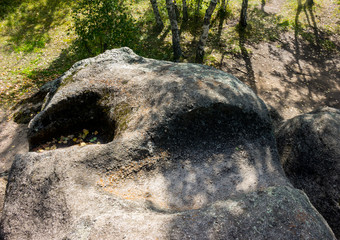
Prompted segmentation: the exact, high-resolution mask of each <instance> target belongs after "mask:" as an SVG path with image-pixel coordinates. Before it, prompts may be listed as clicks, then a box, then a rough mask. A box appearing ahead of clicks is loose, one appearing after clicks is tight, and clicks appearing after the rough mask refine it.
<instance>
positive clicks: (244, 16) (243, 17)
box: [240, 0, 248, 28]
mask: <svg viewBox="0 0 340 240" xmlns="http://www.w3.org/2000/svg"><path fill="white" fill-rule="evenodd" d="M247 8H248V0H243V1H242V9H241V17H240V27H241V28H245V27H246V26H247Z"/></svg>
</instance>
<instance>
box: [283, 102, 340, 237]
mask: <svg viewBox="0 0 340 240" xmlns="http://www.w3.org/2000/svg"><path fill="white" fill-rule="evenodd" d="M277 143H278V149H279V153H280V156H281V161H282V164H283V167H284V170H285V172H286V174H287V177H288V178H289V179H290V180H291V182H292V183H293V185H294V186H295V187H296V188H299V189H302V190H303V191H304V192H306V194H307V195H308V197H309V199H310V200H311V202H312V204H313V205H314V206H315V207H316V209H317V210H318V211H319V212H320V213H321V214H322V216H323V217H324V218H325V219H326V220H327V222H328V223H329V225H330V226H331V228H332V229H333V231H334V233H335V235H336V236H337V238H339V239H340V110H337V109H334V108H329V107H326V108H322V109H320V110H317V111H314V112H311V113H308V114H303V115H300V116H297V117H295V118H293V119H290V120H288V121H286V122H285V123H284V124H283V125H282V127H281V128H280V129H279V131H278V136H277Z"/></svg>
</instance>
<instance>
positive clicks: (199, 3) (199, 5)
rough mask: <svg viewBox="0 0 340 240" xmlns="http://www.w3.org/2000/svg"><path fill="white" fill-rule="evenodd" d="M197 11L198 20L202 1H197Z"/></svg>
mask: <svg viewBox="0 0 340 240" xmlns="http://www.w3.org/2000/svg"><path fill="white" fill-rule="evenodd" d="M196 3H197V5H196V11H195V18H198V15H199V12H200V8H201V0H196Z"/></svg>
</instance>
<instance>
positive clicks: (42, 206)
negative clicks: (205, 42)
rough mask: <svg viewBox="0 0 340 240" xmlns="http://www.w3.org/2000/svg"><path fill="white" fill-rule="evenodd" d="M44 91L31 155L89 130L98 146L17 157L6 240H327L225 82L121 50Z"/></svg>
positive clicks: (254, 116) (257, 118) (328, 234)
mask: <svg viewBox="0 0 340 240" xmlns="http://www.w3.org/2000/svg"><path fill="white" fill-rule="evenodd" d="M47 88H48V89H49V93H48V94H47V96H46V98H45V103H44V105H43V110H42V111H41V112H40V113H39V114H38V115H37V116H36V117H35V118H34V119H33V120H32V121H31V122H30V124H29V133H28V137H29V142H30V148H31V150H35V149H39V146H41V145H43V144H44V143H45V142H48V141H51V140H50V139H51V138H57V137H58V136H60V135H62V134H63V135H68V134H71V133H72V132H75V131H78V130H81V129H87V130H90V128H91V127H92V128H94V129H99V132H101V134H99V135H101V136H100V137H101V139H102V141H103V144H93V145H85V146H82V145H81V146H71V147H68V148H62V149H56V150H53V151H44V152H42V153H37V152H30V153H28V154H25V155H20V156H18V157H17V158H16V159H15V162H14V164H13V166H12V168H11V172H10V176H9V183H8V187H7V192H6V200H5V205H4V210H3V216H2V221H1V236H2V238H3V239H35V240H38V239H44V240H45V239H335V237H334V234H333V233H332V231H331V230H330V228H329V227H328V225H327V223H326V222H325V220H324V219H323V218H322V216H321V215H320V214H319V213H318V212H317V211H316V210H315V209H314V207H313V206H312V205H311V204H310V202H309V200H308V198H307V196H306V195H305V194H304V193H303V192H302V191H300V190H297V189H294V188H293V187H292V186H291V184H290V183H289V182H288V180H287V179H286V177H285V175H284V172H283V169H282V167H281V165H280V162H279V158H278V153H277V150H276V145H275V139H274V136H273V133H272V127H271V121H270V117H269V115H268V111H267V109H266V106H265V105H264V103H263V102H262V101H261V100H260V99H259V98H258V97H257V96H256V95H255V94H254V93H253V92H252V91H251V90H250V89H249V88H248V87H247V86H246V85H244V84H242V83H241V82H240V81H239V80H237V79H236V78H234V77H233V76H231V75H228V74H226V73H224V72H222V71H218V70H216V69H213V68H210V67H207V66H202V65H195V64H177V63H172V62H165V61H156V60H152V59H146V58H142V57H140V56H137V55H136V54H134V53H133V52H132V51H131V50H130V49H128V48H121V49H117V50H111V51H107V52H105V53H104V54H101V55H99V56H97V57H95V58H91V59H86V60H83V61H81V62H78V63H76V64H75V65H74V66H73V67H72V68H71V69H70V70H69V71H68V72H66V73H65V74H64V75H63V76H62V77H61V78H60V79H57V80H55V81H54V82H52V83H50V84H49V85H48V86H47ZM45 89H46V88H45ZM94 129H93V130H94ZM91 131H92V130H91ZM99 135H98V138H99Z"/></svg>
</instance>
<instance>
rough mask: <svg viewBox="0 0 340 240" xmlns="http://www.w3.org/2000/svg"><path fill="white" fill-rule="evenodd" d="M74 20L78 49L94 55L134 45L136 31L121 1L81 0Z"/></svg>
mask: <svg viewBox="0 0 340 240" xmlns="http://www.w3.org/2000/svg"><path fill="white" fill-rule="evenodd" d="M73 19H74V29H75V33H76V34H77V36H78V37H77V43H78V44H77V45H78V46H80V47H83V48H85V49H86V50H87V51H88V53H90V54H91V55H96V54H98V53H102V52H104V51H105V50H107V49H111V48H115V47H122V46H129V47H132V46H131V45H132V44H133V43H134V42H135V38H136V34H135V33H136V32H137V31H136V30H137V29H136V27H135V25H134V21H133V18H132V16H131V15H130V14H129V12H128V10H127V8H126V6H124V4H123V1H121V0H79V2H78V4H76V6H75V8H74V10H73Z"/></svg>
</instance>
